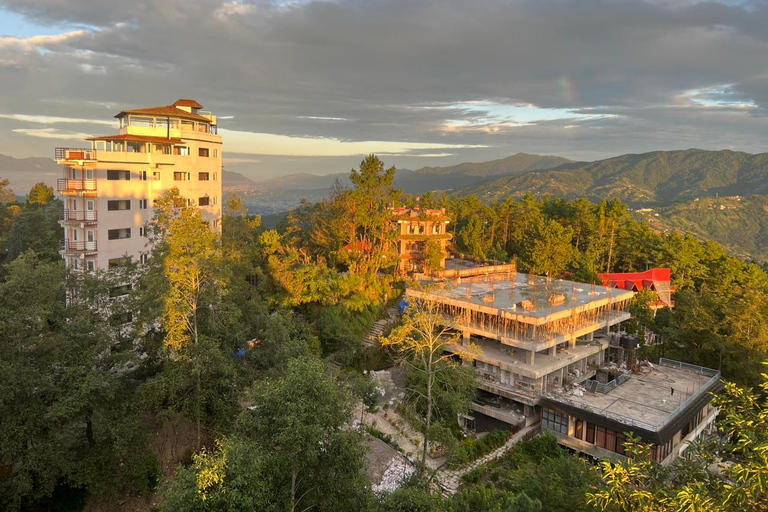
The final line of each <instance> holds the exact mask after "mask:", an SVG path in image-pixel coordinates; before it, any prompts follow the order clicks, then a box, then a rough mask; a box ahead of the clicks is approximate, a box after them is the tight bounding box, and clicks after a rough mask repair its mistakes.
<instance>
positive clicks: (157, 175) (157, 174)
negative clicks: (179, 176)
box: [152, 171, 160, 180]
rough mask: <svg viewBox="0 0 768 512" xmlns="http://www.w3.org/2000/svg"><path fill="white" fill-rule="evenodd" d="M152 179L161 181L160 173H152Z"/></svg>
mask: <svg viewBox="0 0 768 512" xmlns="http://www.w3.org/2000/svg"><path fill="white" fill-rule="evenodd" d="M152 179H153V180H159V179H160V171H152Z"/></svg>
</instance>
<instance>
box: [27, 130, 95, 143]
mask: <svg viewBox="0 0 768 512" xmlns="http://www.w3.org/2000/svg"><path fill="white" fill-rule="evenodd" d="M12 131H13V132H14V133H21V134H23V135H29V136H30V137H40V138H43V139H66V140H82V139H85V138H88V137H93V134H90V133H79V132H68V131H64V130H59V129H56V128H16V129H14V130H12Z"/></svg>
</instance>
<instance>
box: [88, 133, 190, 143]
mask: <svg viewBox="0 0 768 512" xmlns="http://www.w3.org/2000/svg"><path fill="white" fill-rule="evenodd" d="M85 140H117V141H120V140H127V141H131V142H154V143H157V144H175V143H177V142H181V139H167V138H165V137H150V136H147V135H131V134H128V133H126V134H123V135H104V136H103V137H89V138H87V139H85Z"/></svg>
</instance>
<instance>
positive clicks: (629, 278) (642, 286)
mask: <svg viewBox="0 0 768 512" xmlns="http://www.w3.org/2000/svg"><path fill="white" fill-rule="evenodd" d="M598 277H600V279H601V280H602V282H603V286H610V287H613V288H621V289H622V290H631V291H635V292H639V291H640V290H651V291H654V292H656V295H658V297H659V302H660V303H661V304H658V306H660V307H661V306H667V307H672V306H673V303H672V298H671V295H672V289H671V286H670V282H671V271H670V269H668V268H652V269H650V270H646V271H645V272H615V273H611V274H598Z"/></svg>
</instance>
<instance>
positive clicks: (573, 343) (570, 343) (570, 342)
mask: <svg viewBox="0 0 768 512" xmlns="http://www.w3.org/2000/svg"><path fill="white" fill-rule="evenodd" d="M568 346H569V347H575V346H576V336H573V335H571V339H569V340H568Z"/></svg>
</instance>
